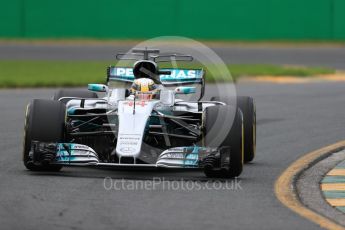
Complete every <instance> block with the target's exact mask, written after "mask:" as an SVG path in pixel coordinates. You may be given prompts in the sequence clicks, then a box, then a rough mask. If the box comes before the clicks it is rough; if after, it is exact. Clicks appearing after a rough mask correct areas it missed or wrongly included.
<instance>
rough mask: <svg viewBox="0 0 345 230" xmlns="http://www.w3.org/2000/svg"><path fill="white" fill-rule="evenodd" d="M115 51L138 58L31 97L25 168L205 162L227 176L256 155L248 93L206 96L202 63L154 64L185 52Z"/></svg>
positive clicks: (211, 172) (209, 172) (214, 173)
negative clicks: (81, 86) (84, 86)
mask: <svg viewBox="0 0 345 230" xmlns="http://www.w3.org/2000/svg"><path fill="white" fill-rule="evenodd" d="M116 57H117V59H119V60H134V59H135V60H134V61H135V63H134V65H133V66H132V67H130V68H129V67H115V66H110V67H108V69H107V80H106V84H89V85H88V90H76V89H72V90H71V89H70V90H59V91H58V92H56V93H55V95H54V96H53V98H52V99H34V100H32V101H31V102H30V103H29V104H28V106H27V109H26V118H25V127H24V129H25V136H24V150H23V161H24V165H25V166H26V168H27V169H29V170H33V171H59V170H60V169H61V168H62V167H63V166H69V165H78V166H96V167H101V166H108V167H109V166H110V167H155V168H188V169H202V170H203V171H204V173H205V174H206V176H208V177H222V178H230V177H237V176H239V175H240V174H241V172H242V169H243V164H244V163H245V162H250V161H252V160H253V159H254V156H255V145H256V110H255V103H254V100H253V99H252V98H250V97H244V96H242V97H223V98H220V97H213V98H211V99H210V100H208V101H204V100H202V98H203V96H204V91H205V79H204V77H205V72H204V70H203V69H176V68H175V69H169V68H166V69H163V68H162V69H161V68H159V67H158V63H159V59H160V58H167V57H168V58H173V59H174V60H175V61H176V60H183V61H188V60H193V57H191V56H189V55H177V54H172V55H162V54H160V53H159V50H154V49H147V48H146V49H136V50H132V53H130V54H118V55H117V56H116ZM192 85H198V86H200V97H197V98H198V99H196V100H194V101H188V100H183V99H181V98H179V96H183V95H188V94H194V93H195V92H196V87H194V86H192ZM100 92H101V93H100ZM100 94H103V96H104V97H99V96H98V95H100Z"/></svg>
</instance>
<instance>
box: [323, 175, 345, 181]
mask: <svg viewBox="0 0 345 230" xmlns="http://www.w3.org/2000/svg"><path fill="white" fill-rule="evenodd" d="M321 183H345V176H325V177H324V178H323V179H322V181H321Z"/></svg>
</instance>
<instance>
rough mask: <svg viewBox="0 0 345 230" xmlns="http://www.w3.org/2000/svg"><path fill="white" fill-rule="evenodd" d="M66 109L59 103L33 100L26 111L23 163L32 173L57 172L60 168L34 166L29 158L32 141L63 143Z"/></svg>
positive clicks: (59, 166) (55, 166)
mask: <svg viewBox="0 0 345 230" xmlns="http://www.w3.org/2000/svg"><path fill="white" fill-rule="evenodd" d="M65 118H66V107H65V105H64V104H63V103H62V102H60V101H53V100H42V99H34V100H33V101H31V102H30V103H29V104H28V106H27V109H26V115H25V125H24V144H23V145H24V146H23V161H24V165H25V167H26V168H27V169H29V170H32V171H59V170H60V169H61V168H62V166H61V165H54V164H44V165H41V164H35V163H34V162H33V161H32V159H31V156H30V154H29V153H30V150H31V145H32V141H39V142H52V143H58V142H63V141H64V130H65Z"/></svg>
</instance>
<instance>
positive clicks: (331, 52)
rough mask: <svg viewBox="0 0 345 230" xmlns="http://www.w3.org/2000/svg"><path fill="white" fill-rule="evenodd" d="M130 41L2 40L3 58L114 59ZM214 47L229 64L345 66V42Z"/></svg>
mask: <svg viewBox="0 0 345 230" xmlns="http://www.w3.org/2000/svg"><path fill="white" fill-rule="evenodd" d="M130 48H132V46H130V45H123V44H119V45H116V44H115V45H114V44H112V45H89V44H87V45H75V44H73V45H66V44H34V45H33V44H7V43H4V44H0V59H24V60H25V59H31V60H35V59H36V60H114V59H115V54H116V53H119V52H127V51H128V50H129V49H130ZM211 48H212V49H213V50H214V51H215V52H216V53H217V54H218V55H219V57H221V58H222V59H223V61H224V62H226V63H230V64H238V63H240V64H253V63H254V64H257V63H262V64H283V65H305V66H322V67H331V68H336V69H342V70H345V62H344V60H345V58H344V57H345V46H343V45H342V46H341V45H333V46H331V45H329V46H326V45H324V46H322V45H310V46H307V47H302V46H294V47H292V46H276V47H274V46H267V45H266V46H265V45H252V46H248V45H246V46H241V45H226V46H224V45H221V46H217V45H215V46H211Z"/></svg>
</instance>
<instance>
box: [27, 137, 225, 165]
mask: <svg viewBox="0 0 345 230" xmlns="http://www.w3.org/2000/svg"><path fill="white" fill-rule="evenodd" d="M31 146H32V147H31V151H30V153H29V156H30V158H31V159H32V162H31V163H33V164H37V165H39V164H62V165H65V166H73V165H76V166H113V167H156V168H205V167H212V168H214V169H216V168H218V169H221V168H227V169H228V165H229V161H230V153H229V150H228V151H224V150H226V149H225V148H222V149H217V148H207V147H198V146H186V147H174V148H170V149H167V150H164V151H163V152H162V153H161V154H160V155H159V156H158V158H157V160H156V163H155V164H135V163H134V164H123V163H116V162H115V163H103V162H100V160H99V158H98V154H97V153H96V152H95V151H94V150H93V149H92V148H90V147H89V146H86V145H82V144H76V143H46V142H38V141H33V142H32V145H31Z"/></svg>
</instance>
